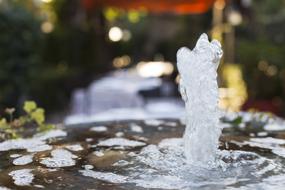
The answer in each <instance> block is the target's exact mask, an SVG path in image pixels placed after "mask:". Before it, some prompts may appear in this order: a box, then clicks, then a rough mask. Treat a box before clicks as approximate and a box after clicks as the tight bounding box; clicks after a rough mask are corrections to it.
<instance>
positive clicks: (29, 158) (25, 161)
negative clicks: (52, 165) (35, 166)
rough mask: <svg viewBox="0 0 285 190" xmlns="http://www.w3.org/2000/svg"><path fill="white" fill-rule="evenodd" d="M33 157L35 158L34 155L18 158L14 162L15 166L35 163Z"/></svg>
mask: <svg viewBox="0 0 285 190" xmlns="http://www.w3.org/2000/svg"><path fill="white" fill-rule="evenodd" d="M33 157H34V155H33V154H30V155H24V156H21V157H18V158H16V159H14V160H13V164H14V165H16V166H22V165H27V164H29V163H32V162H33Z"/></svg>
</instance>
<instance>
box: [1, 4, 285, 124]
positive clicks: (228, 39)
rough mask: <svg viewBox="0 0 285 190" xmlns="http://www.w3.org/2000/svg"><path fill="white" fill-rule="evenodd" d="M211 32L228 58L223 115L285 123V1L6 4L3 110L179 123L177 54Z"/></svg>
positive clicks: (223, 70)
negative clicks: (32, 105) (253, 114)
mask: <svg viewBox="0 0 285 190" xmlns="http://www.w3.org/2000/svg"><path fill="white" fill-rule="evenodd" d="M204 32H205V33H207V34H208V35H209V36H210V37H211V38H215V39H218V40H220V41H221V42H222V45H223V49H224V56H223V60H222V63H221V66H220V70H219V73H220V75H219V86H220V96H221V101H220V107H221V108H223V109H226V110H232V111H239V110H250V109H255V110H259V111H268V112H273V113H275V114H277V115H279V116H285V109H284V108H285V105H284V100H285V63H284V61H285V1H284V0H274V1H272V0H188V1H187V0H178V1H171V0H156V1H151V0H138V1H131V0H0V110H3V112H4V109H5V108H6V107H15V108H19V107H22V105H23V103H24V101H26V100H34V101H36V102H37V104H38V105H40V106H41V107H44V108H45V110H46V113H47V114H48V117H49V118H50V120H54V121H60V120H62V119H63V118H64V117H66V116H68V115H69V118H70V117H71V116H76V117H75V118H74V117H73V119H70V120H69V121H76V120H78V121H80V119H81V120H86V118H90V117H91V115H92V117H93V118H95V119H96V118H104V117H107V116H106V114H102V113H105V112H106V111H107V110H113V111H111V112H109V113H111V116H112V117H113V116H114V118H116V117H115V116H118V115H120V114H125V115H127V116H130V114H133V115H136V116H137V117H142V116H145V115H146V114H147V113H148V114H150V115H155V114H158V115H159V116H161V117H171V116H175V114H177V113H179V112H180V111H181V110H183V103H182V102H181V101H180V97H179V93H178V91H177V85H178V84H177V81H178V77H179V76H177V69H176V51H177V50H178V49H179V48H180V47H182V46H187V47H189V48H191V49H192V48H193V47H194V45H195V42H196V40H197V38H198V37H199V36H200V34H201V33H204ZM119 108H120V110H119V111H118V109H119ZM122 108H132V110H131V112H127V111H126V109H124V110H122ZM114 109H117V110H116V111H114ZM1 114H2V112H1ZM109 115H110V114H109ZM79 116H80V117H79ZM78 118H79V119H78Z"/></svg>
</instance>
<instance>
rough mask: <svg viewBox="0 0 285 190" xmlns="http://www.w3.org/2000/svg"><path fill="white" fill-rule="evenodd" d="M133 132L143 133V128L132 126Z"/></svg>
mask: <svg viewBox="0 0 285 190" xmlns="http://www.w3.org/2000/svg"><path fill="white" fill-rule="evenodd" d="M131 130H132V131H133V132H136V133H143V128H142V127H141V126H139V125H137V124H131Z"/></svg>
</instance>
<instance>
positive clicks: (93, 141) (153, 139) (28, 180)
mask: <svg viewBox="0 0 285 190" xmlns="http://www.w3.org/2000/svg"><path fill="white" fill-rule="evenodd" d="M223 125H225V126H226V128H225V129H224V130H223V135H222V136H221V139H220V149H221V150H231V151H234V150H238V151H247V152H252V153H256V154H258V155H261V156H262V157H264V158H266V159H269V160H272V161H275V160H279V161H278V163H280V165H278V167H279V168H278V170H277V169H276V168H274V169H270V165H268V164H267V165H266V166H261V165H262V164H264V163H260V169H258V167H259V166H258V167H256V172H257V170H266V171H262V172H263V173H262V174H261V175H260V176H259V177H256V178H251V177H249V176H247V178H248V179H241V178H242V177H241V178H240V179H239V177H237V179H236V181H234V182H231V183H225V181H222V182H219V183H216V182H215V183H213V181H212V180H209V183H207V176H205V179H204V181H206V182H203V184H202V183H200V182H197V183H193V184H186V183H185V185H184V186H179V185H178V186H177V185H175V183H176V182H171V183H169V184H170V185H167V186H163V185H162V184H159V183H158V184H154V183H149V182H148V183H147V185H145V184H142V183H138V182H137V181H136V180H134V181H133V182H128V181H127V179H125V178H124V177H122V176H127V175H128V173H127V172H126V171H125V170H124V167H128V169H129V170H134V171H135V170H136V168H137V167H139V166H137V165H136V163H133V162H132V163H131V162H130V159H129V157H132V156H134V155H136V154H139V153H140V152H141V150H142V149H143V148H145V147H146V146H148V145H150V144H154V145H157V144H158V143H160V142H161V141H162V140H163V139H167V138H180V137H182V136H183V132H184V127H185V126H184V125H183V124H181V122H180V121H179V120H170V119H160V120H154V119H152V120H144V121H137V120H136V121H131V120H127V121H111V122H101V123H90V124H82V125H72V126H65V127H64V128H61V129H58V130H56V131H53V132H52V131H51V132H48V133H46V134H42V135H38V136H36V137H34V138H32V139H36V140H32V141H28V142H27V141H25V140H24V141H21V142H17V141H15V140H12V141H5V142H1V143H0V189H6V188H7V189H40V188H44V189H103V190H104V189H106V190H107V189H130V190H131V189H152V188H154V189H189V188H193V187H195V188H198V189H207V188H210V189H220V188H231V187H232V188H239V187H253V188H255V187H260V185H262V183H266V182H265V181H266V180H268V179H271V178H272V177H274V176H277V177H276V179H277V181H276V180H275V178H274V180H275V181H274V180H270V182H271V185H272V187H279V185H284V183H285V175H284V174H283V172H284V169H283V166H282V165H281V163H285V130H282V128H279V129H278V130H271V131H270V130H264V129H262V130H260V129H258V130H252V129H244V127H240V128H239V127H233V126H231V125H230V124H223ZM30 140H31V139H30ZM35 141H36V142H35ZM37 141H40V142H37ZM25 143H26V144H25ZM223 159H225V160H226V158H223ZM229 160H230V159H229ZM127 162H128V163H127ZM130 163H131V164H130ZM126 165H128V166H126ZM231 167H232V166H231ZM137 171H141V170H140V169H139V168H138V169H137ZM235 171H236V170H235ZM241 172H242V171H241ZM249 172H253V173H254V172H255V171H249ZM169 173H171V172H169ZM209 173H211V172H209ZM284 173H285V172H284ZM117 174H119V175H117ZM253 175H254V174H253ZM250 176H251V175H250ZM223 177H224V176H223ZM243 177H244V176H243ZM172 178H173V177H172ZM172 178H171V179H167V181H171V180H173V179H172ZM244 178H246V177H244ZM133 179H135V178H133ZM278 179H279V180H278ZM280 181H283V182H280ZM181 183H182V182H181ZM183 183H184V182H183ZM172 184H174V187H173V186H171V185H172ZM195 184H196V185H195ZM267 185H268V183H267ZM261 187H263V186H261ZM270 187H271V186H270Z"/></svg>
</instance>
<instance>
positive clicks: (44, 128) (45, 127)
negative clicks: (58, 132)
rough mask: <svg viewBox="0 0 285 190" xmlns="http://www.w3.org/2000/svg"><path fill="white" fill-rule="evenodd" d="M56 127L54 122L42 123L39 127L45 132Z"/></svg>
mask: <svg viewBox="0 0 285 190" xmlns="http://www.w3.org/2000/svg"><path fill="white" fill-rule="evenodd" d="M54 128H55V125H53V124H42V125H40V127H39V128H38V131H39V132H45V131H49V130H52V129H54Z"/></svg>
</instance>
